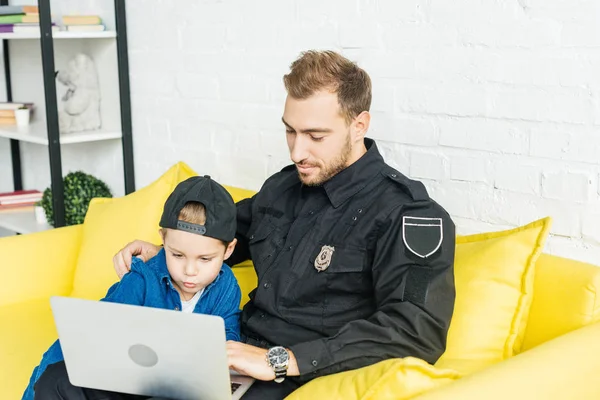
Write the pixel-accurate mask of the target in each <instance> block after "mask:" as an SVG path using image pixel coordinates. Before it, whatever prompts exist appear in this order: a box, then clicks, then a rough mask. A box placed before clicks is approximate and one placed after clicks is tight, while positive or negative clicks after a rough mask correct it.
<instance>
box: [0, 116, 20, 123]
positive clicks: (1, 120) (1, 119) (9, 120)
mask: <svg viewBox="0 0 600 400" xmlns="http://www.w3.org/2000/svg"><path fill="white" fill-rule="evenodd" d="M16 124H17V118H16V117H14V116H13V117H0V125H16Z"/></svg>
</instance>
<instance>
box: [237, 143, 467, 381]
mask: <svg viewBox="0 0 600 400" xmlns="http://www.w3.org/2000/svg"><path fill="white" fill-rule="evenodd" d="M365 145H366V147H367V152H366V154H364V155H363V156H362V157H361V158H360V159H359V160H357V161H356V162H355V163H353V164H352V165H350V166H349V167H348V168H346V169H344V170H343V171H341V172H340V173H338V174H337V175H335V176H334V177H333V178H331V179H330V180H329V181H327V182H326V183H324V184H323V185H322V186H317V187H309V186H305V185H303V184H302V183H301V182H300V180H299V177H298V173H297V171H296V168H295V166H293V165H292V166H289V167H286V168H284V169H283V170H282V171H281V172H279V173H276V174H275V175H273V176H271V177H270V178H269V179H268V180H267V181H266V182H265V184H264V185H263V187H262V188H261V190H260V192H259V193H257V194H256V195H255V196H254V197H252V198H251V199H246V200H243V201H241V202H239V203H238V204H237V207H238V228H237V229H238V232H237V236H236V237H237V238H238V245H237V246H236V250H235V252H234V254H233V256H232V257H231V258H230V259H229V260H228V262H229V264H230V265H233V264H235V263H238V262H241V261H243V260H245V259H251V260H252V261H253V263H254V266H255V269H256V273H257V275H258V286H257V288H256V289H255V290H254V291H252V292H251V293H250V301H249V302H248V303H247V304H246V306H245V307H244V310H243V313H242V333H243V334H244V335H245V336H246V337H247V342H248V343H251V344H254V345H259V346H263V347H269V346H273V345H280V346H284V347H286V348H289V349H291V350H292V351H293V353H294V355H295V357H296V359H297V362H298V367H299V370H300V374H301V377H300V380H301V381H306V380H308V379H312V378H315V377H317V376H321V375H327V374H331V373H335V372H340V371H344V370H349V369H355V368H360V367H363V366H365V365H370V364H373V363H376V362H378V361H381V360H384V359H388V358H394V357H406V356H413V357H418V358H421V359H424V360H425V361H427V362H430V363H434V362H435V361H436V360H437V359H438V358H439V356H440V355H441V354H442V353H443V351H444V349H445V346H446V337H447V332H448V326H449V323H450V319H451V316H452V311H453V308H454V299H455V290H454V275H453V262H454V245H455V241H454V235H455V232H454V224H453V222H452V220H451V219H450V217H449V215H448V213H447V212H446V211H445V210H444V209H443V208H442V207H441V206H439V205H438V204H437V203H436V202H434V201H433V200H432V199H430V198H429V196H428V195H427V192H426V190H425V187H424V186H423V184H422V183H420V182H417V181H413V180H410V179H408V178H407V177H405V176H404V175H402V174H400V173H399V172H398V171H396V170H394V169H393V168H391V167H390V166H388V165H387V164H385V162H384V161H383V158H382V157H381V155H380V153H379V151H378V150H377V146H376V144H375V142H374V141H372V140H370V139H365Z"/></svg>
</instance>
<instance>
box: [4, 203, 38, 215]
mask: <svg viewBox="0 0 600 400" xmlns="http://www.w3.org/2000/svg"><path fill="white" fill-rule="evenodd" d="M34 208H35V203H27V204H15V205H8V206H0V214H8V213H18V212H27V211H29V212H33V209H34Z"/></svg>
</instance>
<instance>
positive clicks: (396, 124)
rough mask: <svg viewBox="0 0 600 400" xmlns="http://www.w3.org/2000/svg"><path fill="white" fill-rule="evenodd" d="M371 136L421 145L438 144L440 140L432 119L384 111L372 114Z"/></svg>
mask: <svg viewBox="0 0 600 400" xmlns="http://www.w3.org/2000/svg"><path fill="white" fill-rule="evenodd" d="M369 137H372V138H373V139H381V140H389V141H392V142H396V143H405V144H414V145H419V146H436V145H437V144H438V141H439V133H438V131H437V129H436V128H435V125H434V123H433V121H431V120H430V119H425V118H419V117H393V116H390V115H389V114H384V113H372V114H371V128H370V129H369Z"/></svg>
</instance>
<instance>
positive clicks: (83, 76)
mask: <svg viewBox="0 0 600 400" xmlns="http://www.w3.org/2000/svg"><path fill="white" fill-rule="evenodd" d="M56 78H57V79H58V81H59V82H60V83H62V84H64V85H65V86H67V88H68V90H67V92H66V93H65V95H64V96H63V97H62V98H61V103H60V104H59V107H58V121H59V126H60V132H61V133H67V132H79V131H89V130H94V129H99V128H100V126H101V120H100V90H99V87H98V75H97V73H96V66H95V65H94V61H93V60H92V59H91V58H90V57H89V56H87V55H85V54H77V55H76V56H75V57H74V58H73V59H72V60H71V61H69V65H68V68H67V69H65V70H60V71H58V74H57V76H56Z"/></svg>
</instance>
